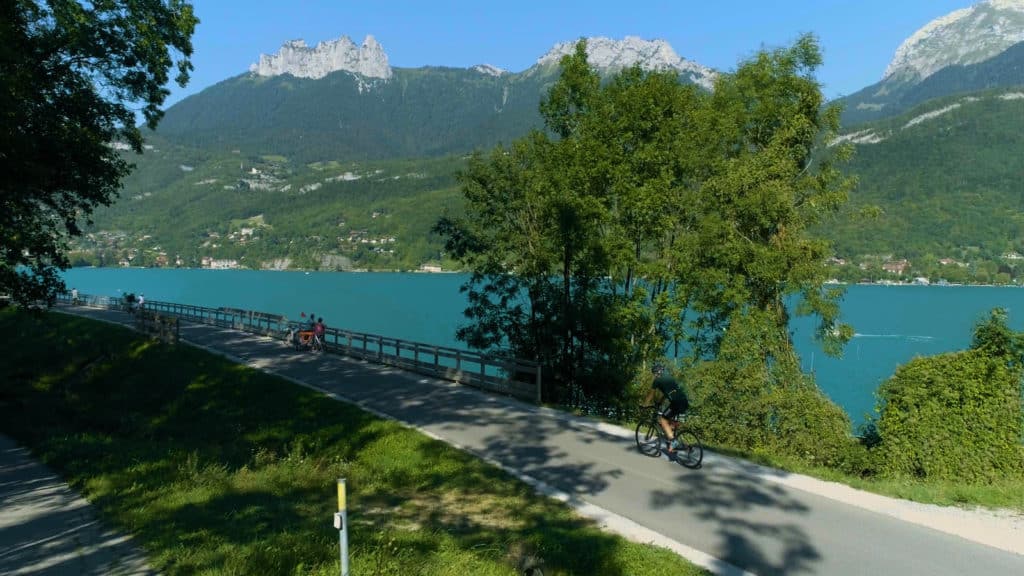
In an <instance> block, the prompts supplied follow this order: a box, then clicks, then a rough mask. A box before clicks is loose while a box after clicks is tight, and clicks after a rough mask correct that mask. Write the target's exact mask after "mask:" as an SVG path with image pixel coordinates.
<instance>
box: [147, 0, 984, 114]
mask: <svg viewBox="0 0 1024 576" xmlns="http://www.w3.org/2000/svg"><path fill="white" fill-rule="evenodd" d="M193 4H194V6H195V9H196V14H197V16H198V17H199V19H200V20H201V22H200V24H199V26H198V28H197V29H196V33H195V36H194V37H193V47H194V49H195V53H194V55H193V64H194V65H195V71H194V73H193V75H192V82H191V83H190V84H189V85H188V87H186V88H185V89H180V88H178V86H177V85H173V86H172V87H171V89H172V95H171V97H170V98H169V99H168V102H167V105H170V104H173V103H174V102H175V101H177V100H180V99H181V98H183V97H184V96H187V95H189V94H193V93H196V92H199V91H200V90H202V89H203V88H206V87H208V86H211V85H213V84H216V83H217V82H219V81H221V80H224V79H226V78H230V77H232V76H235V75H237V74H240V73H242V72H245V71H247V70H248V68H249V65H250V64H252V63H253V62H256V60H257V59H258V58H259V55H260V53H267V54H270V53H274V52H276V51H277V50H278V49H279V48H280V47H281V44H283V43H284V42H286V41H288V40H293V39H298V38H302V39H304V40H305V41H306V43H307V44H309V45H310V46H314V45H315V44H316V43H317V42H320V41H323V40H331V39H334V38H338V37H340V36H348V37H349V38H351V39H352V40H353V41H355V42H356V43H357V44H359V43H361V42H362V41H363V38H364V37H365V36H366V35H372V36H374V37H375V38H376V39H377V41H378V42H380V44H381V46H383V48H384V51H385V53H387V55H388V59H389V61H390V63H391V66H393V67H400V68H417V67H420V66H427V65H441V66H455V67H469V66H473V65H475V64H491V65H494V66H498V67H500V68H504V69H506V70H509V71H511V72H521V71H523V70H525V69H527V68H529V67H530V66H531V65H533V63H534V62H535V61H536V60H537V58H539V57H541V56H542V55H543V54H544V53H546V52H547V51H548V50H549V49H550V48H551V47H552V46H554V45H555V44H557V43H559V42H565V41H570V40H575V39H577V38H579V37H581V36H606V37H609V38H614V39H622V38H624V37H625V36H639V37H641V38H644V39H647V40H654V39H662V40H666V41H667V42H668V43H669V44H671V45H672V47H673V48H674V49H675V51H676V53H678V54H679V55H680V56H682V57H684V58H686V59H689V60H693V61H696V62H698V63H700V64H703V65H705V66H710V67H712V68H715V69H718V70H725V71H728V70H731V69H733V68H735V66H736V64H737V63H738V62H739V61H740V60H741V59H743V58H746V57H748V56H750V55H752V54H753V53H754V52H755V51H756V50H757V49H758V48H761V47H778V46H783V45H787V44H789V43H791V42H792V41H793V40H794V39H795V38H796V37H797V36H799V35H800V34H801V33H804V32H811V33H814V34H815V35H817V36H818V38H819V39H820V41H821V45H822V48H823V50H824V56H825V64H824V66H823V67H822V68H821V69H820V70H819V71H818V79H819V81H821V82H822V83H823V85H824V90H825V94H826V96H827V97H829V98H835V97H838V96H842V95H845V94H851V93H853V92H856V91H857V90H859V89H861V88H863V87H865V86H868V85H871V84H874V83H875V82H877V81H878V80H880V79H881V77H882V73H883V72H884V71H885V68H886V66H887V65H888V64H889V61H890V60H891V59H892V57H893V54H894V53H895V51H896V48H897V47H898V46H899V45H900V43H902V42H903V40H905V39H906V38H907V37H909V36H910V35H911V34H913V33H914V32H915V31H917V30H918V29H919V28H921V27H922V26H924V25H925V24H927V23H928V22H930V21H931V20H934V19H935V18H938V17H940V16H943V15H945V14H948V13H949V12H952V11H953V10H957V9H959V8H966V7H968V6H971V5H972V4H974V2H972V1H971V0H858V1H854V0H849V1H844V0H717V1H710V0H676V1H649V2H623V1H616V2H611V1H605V0H592V1H589V2H582V1H575V0H573V1H564V2H563V1H558V0H545V1H540V2H538V1H535V0H520V1H518V2H500V3H499V2H490V1H488V0H433V1H411V0H358V1H351V0H275V1H270V2H268V1H264V0H244V1H242V0H194V1H193Z"/></svg>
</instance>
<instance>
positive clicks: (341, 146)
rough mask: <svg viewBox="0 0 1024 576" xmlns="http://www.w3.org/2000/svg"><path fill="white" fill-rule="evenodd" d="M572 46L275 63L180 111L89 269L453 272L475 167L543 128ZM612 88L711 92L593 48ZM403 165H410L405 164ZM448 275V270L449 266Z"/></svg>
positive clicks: (701, 77)
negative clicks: (455, 216)
mask: <svg viewBox="0 0 1024 576" xmlns="http://www.w3.org/2000/svg"><path fill="white" fill-rule="evenodd" d="M574 47H575V42H566V43H563V44H558V45H556V46H554V47H553V48H552V49H551V50H550V51H549V52H548V53H546V54H544V55H543V56H541V57H540V58H538V59H537V61H536V63H535V64H534V65H533V66H531V67H530V68H528V69H527V70H524V71H522V72H520V73H509V72H507V71H505V70H501V69H499V68H496V67H494V66H490V65H487V64H480V65H477V66H473V67H471V68H446V67H424V68H415V69H412V68H393V67H391V66H390V65H389V62H388V58H387V54H386V53H385V52H384V50H383V48H382V47H381V46H380V45H379V44H378V43H377V42H376V41H375V40H374V39H373V37H372V36H368V37H367V38H366V39H365V40H364V41H363V42H362V44H361V45H358V46H357V45H356V44H355V43H354V42H353V41H352V40H350V39H349V38H347V37H342V38H339V39H337V40H332V41H328V42H321V43H319V44H317V45H316V46H314V47H309V46H307V45H306V44H305V42H303V41H301V40H293V41H290V42H287V43H285V44H284V45H283V46H282V47H281V49H280V50H279V51H278V52H277V53H275V54H271V55H266V54H262V55H260V56H259V58H258V59H257V61H256V62H255V63H254V64H253V65H252V66H251V67H250V69H249V71H248V72H247V73H243V74H240V75H238V76H235V77H233V78H229V79H227V80H224V81H222V82H220V83H218V84H217V85H215V86H212V87H210V88H207V89H206V90H204V91H202V92H201V93H199V94H196V95H194V96H191V97H189V98H186V99H185V100H183V101H181V102H179V103H178V104H176V105H174V106H172V107H171V108H170V109H169V110H168V111H167V114H166V116H165V117H164V119H163V121H162V122H161V124H160V128H159V131H158V132H157V133H155V134H150V135H149V136H148V138H147V152H146V154H144V155H143V156H141V157H134V156H132V157H131V158H130V159H131V160H132V161H133V162H135V163H136V165H137V169H136V170H135V171H134V172H133V173H132V174H131V175H130V176H129V177H128V178H127V179H126V180H125V182H124V190H123V193H122V196H121V200H120V201H119V202H117V203H116V204H114V205H113V206H111V207H109V208H102V209H100V210H97V211H96V213H95V214H94V225H93V226H91V227H90V228H89V230H88V231H89V234H88V235H87V236H86V237H85V238H83V239H82V241H81V242H79V243H78V244H77V246H76V247H75V255H74V257H75V262H76V263H78V264H102V265H108V266H109V265H117V263H120V262H131V263H132V264H133V265H139V264H141V265H153V264H157V263H162V262H167V263H170V264H173V263H175V262H176V261H177V260H178V259H179V258H180V261H181V262H182V265H186V266H199V265H200V263H201V262H202V260H203V258H214V259H218V260H228V261H230V260H235V261H237V262H238V263H239V264H240V265H241V266H245V267H252V268H261V267H271V268H283V267H284V268H286V267H303V268H321V269H362V268H371V269H415V268H417V267H419V266H420V265H421V264H424V263H426V262H433V263H440V262H443V261H444V257H443V255H442V254H441V252H440V251H441V241H440V239H439V238H437V237H433V236H431V234H430V228H431V226H433V224H434V223H435V222H436V220H437V218H438V217H439V216H440V215H441V213H442V212H443V211H446V210H447V211H452V212H458V211H459V210H460V209H461V198H460V196H459V193H458V188H457V185H456V182H455V177H454V174H455V173H456V172H457V171H458V170H459V169H460V168H461V167H462V166H463V164H464V159H463V158H464V155H465V154H466V153H468V152H470V151H472V150H474V149H486V148H489V147H492V146H494V145H495V144H497V143H499V142H504V143H510V142H511V141H512V140H514V139H516V138H518V137H520V136H522V135H523V134H525V133H526V132H527V131H528V130H529V129H530V128H532V127H540V126H541V119H540V116H539V113H538V111H537V110H538V105H539V103H540V99H541V97H542V96H543V95H544V94H545V93H546V91H547V89H548V87H549V86H550V85H551V84H552V83H553V82H554V81H555V79H556V78H557V72H558V67H557V65H558V61H559V59H560V58H561V56H563V55H565V54H568V53H569V52H570V51H571V50H572V49H573V48H574ZM588 56H589V58H590V59H591V61H592V63H593V64H594V66H595V67H596V68H598V69H599V70H602V71H604V72H606V73H609V72H614V71H617V70H620V69H622V68H624V67H627V66H632V65H634V64H639V65H640V66H642V67H643V68H645V69H650V70H675V71H676V72H677V73H678V74H679V75H680V77H682V78H684V79H686V80H689V81H692V82H695V83H698V84H701V85H703V86H710V85H711V82H712V80H713V78H714V74H715V73H714V72H713V71H712V70H710V69H708V68H705V67H703V66H700V65H698V64H695V63H693V62H689V61H687V60H685V59H683V58H680V57H679V56H678V55H677V54H676V53H675V51H674V50H672V48H671V47H670V46H669V45H668V44H667V43H665V42H664V41H660V40H655V41H647V40H642V39H639V38H633V37H629V38H625V39H623V40H611V39H608V38H591V39H589V40H588ZM403 159H404V160H403ZM448 264H450V263H448Z"/></svg>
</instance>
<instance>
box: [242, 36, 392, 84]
mask: <svg viewBox="0 0 1024 576" xmlns="http://www.w3.org/2000/svg"><path fill="white" fill-rule="evenodd" d="M338 70H345V71H348V72H353V73H355V74H360V75H362V76H366V77H368V78H384V79H387V78H391V66H390V65H389V64H388V56H387V54H385V53H384V48H383V47H382V46H381V45H380V44H379V43H378V42H377V40H376V39H375V38H374V37H373V36H367V37H366V39H365V40H363V44H362V46H356V44H355V42H353V41H352V40H351V39H350V38H349V37H348V36H342V37H341V38H338V39H337V40H327V41H324V42H320V43H318V44H317V45H316V47H315V48H310V47H308V46H307V45H306V42H305V41H304V40H291V41H289V42H285V43H284V45H283V46H281V49H280V50H278V52H277V54H271V55H267V54H260V58H259V61H258V62H256V63H255V64H253V65H252V66H250V67H249V71H250V72H252V73H254V74H256V75H258V76H278V75H280V74H291V75H292V76H296V77H298V78H323V77H324V76H326V75H328V74H330V73H331V72H335V71H338Z"/></svg>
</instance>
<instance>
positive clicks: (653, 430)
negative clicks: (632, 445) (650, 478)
mask: <svg viewBox="0 0 1024 576" xmlns="http://www.w3.org/2000/svg"><path fill="white" fill-rule="evenodd" d="M664 435H665V433H664V432H663V431H662V430H661V427H659V426H658V425H657V424H655V423H653V422H641V423H639V424H637V425H636V447H637V448H638V449H639V450H640V453H641V454H643V455H645V456H651V457H654V456H660V455H661V445H662V440H661V439H662V437H663V436H664Z"/></svg>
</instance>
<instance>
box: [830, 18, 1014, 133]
mask: <svg viewBox="0 0 1024 576" xmlns="http://www.w3.org/2000/svg"><path fill="white" fill-rule="evenodd" d="M1021 42H1024V0H989V1H987V2H981V3H979V4H976V5H974V6H972V7H970V8H964V9H962V10H956V11H954V12H951V13H950V14H947V15H945V16H942V17H941V18H937V19H935V20H933V21H931V22H929V23H928V24H927V25H925V26H924V27H923V28H921V29H920V30H918V31H917V32H915V33H914V34H913V35H911V36H910V37H909V38H907V39H906V40H905V41H904V42H903V43H902V44H901V45H900V47H899V48H898V49H897V50H896V54H895V56H894V57H893V59H892V61H891V62H890V64H889V66H888V68H886V70H885V74H884V75H883V77H882V80H881V81H880V82H878V83H876V84H874V85H871V86H868V87H867V88H864V89H862V90H860V91H858V92H856V93H854V94H851V95H849V96H847V97H844V98H842V99H840V101H841V102H842V103H843V104H844V106H845V110H844V114H843V123H844V125H847V126H851V125H854V124H858V123H861V122H866V121H870V120H875V119H879V118H884V117H887V116H892V115H895V114H899V113H902V112H904V111H906V110H908V109H910V108H912V107H913V106H915V105H917V104H920V103H922V102H924V101H926V100H927V99H929V98H934V97H940V96H948V95H952V94H957V93H964V92H968V91H972V90H984V89H988V88H995V87H1006V86H1016V85H1022V84H1024V72H1022V63H1024V48H1021V47H1020V46H1019V44H1020V43H1021Z"/></svg>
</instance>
